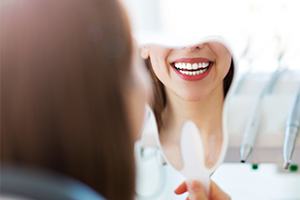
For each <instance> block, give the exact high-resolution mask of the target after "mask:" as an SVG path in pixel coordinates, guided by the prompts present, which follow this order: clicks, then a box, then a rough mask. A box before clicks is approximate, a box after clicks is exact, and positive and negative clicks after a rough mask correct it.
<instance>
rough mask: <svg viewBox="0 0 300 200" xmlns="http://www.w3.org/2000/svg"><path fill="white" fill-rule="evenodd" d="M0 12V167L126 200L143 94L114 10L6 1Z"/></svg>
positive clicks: (54, 0)
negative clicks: (46, 173)
mask: <svg viewBox="0 0 300 200" xmlns="http://www.w3.org/2000/svg"><path fill="white" fill-rule="evenodd" d="M0 9H1V17H0V24H1V25H0V44H1V45H0V46H1V47H0V48H1V49H0V52H1V57H0V59H1V60H0V71H1V99H0V101H1V123H0V124H1V139H0V140H1V151H0V155H1V157H0V158H1V161H0V162H1V165H6V164H7V165H13V166H22V167H23V166H24V167H33V168H41V169H46V170H50V171H53V172H58V173H61V174H63V175H67V176H70V177H73V178H76V179H78V180H80V181H82V182H84V183H86V184H88V185H89V186H91V187H92V188H93V189H95V190H96V191H97V192H99V193H101V194H102V195H103V196H104V197H106V198H108V199H112V200H114V199H124V200H126V199H133V196H134V188H135V173H134V158H133V142H134V138H135V137H136V134H137V132H138V130H140V128H141V127H140V126H141V124H142V123H141V122H137V121H134V120H136V119H140V120H141V119H143V110H144V93H143V92H144V91H143V90H142V86H141V85H142V84H139V82H140V81H141V79H139V78H138V77H137V76H135V75H134V74H135V72H134V67H131V66H132V63H133V44H132V39H131V35H130V27H129V23H128V21H127V17H126V15H125V13H124V11H123V10H122V8H121V6H120V5H119V3H118V1H115V0H42V1H41V0H26V1H21V0H20V1H17V0H12V1H4V2H2V4H1V6H0ZM137 97H139V98H137Z"/></svg>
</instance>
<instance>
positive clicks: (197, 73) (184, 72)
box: [179, 68, 208, 76]
mask: <svg viewBox="0 0 300 200" xmlns="http://www.w3.org/2000/svg"><path fill="white" fill-rule="evenodd" d="M207 70H208V69H207V68H206V69H200V70H197V71H184V70H179V72H180V73H181V74H184V75H188V76H196V75H199V74H203V73H204V72H206V71H207Z"/></svg>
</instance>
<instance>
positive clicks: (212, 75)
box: [142, 42, 231, 101]
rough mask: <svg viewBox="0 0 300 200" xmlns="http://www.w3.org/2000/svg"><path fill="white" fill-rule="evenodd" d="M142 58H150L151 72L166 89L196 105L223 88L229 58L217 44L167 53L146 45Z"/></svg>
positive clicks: (201, 45) (168, 51)
mask: <svg viewBox="0 0 300 200" xmlns="http://www.w3.org/2000/svg"><path fill="white" fill-rule="evenodd" d="M142 57H144V58H148V57H150V60H151V64H152V67H153V71H154V73H155V74H156V76H157V77H158V79H159V80H160V81H161V82H162V83H163V84H164V85H165V87H166V89H167V90H168V91H170V92H173V93H175V95H177V96H179V97H181V98H182V99H184V100H189V101H197V100H200V99H202V98H205V97H207V95H209V94H210V93H212V92H214V91H216V89H217V88H219V89H220V88H221V87H223V79H224V78H225V76H226V74H227V73H228V71H229V68H230V65H231V54H230V52H229V50H228V49H227V48H226V47H224V45H222V44H220V43H218V42H206V43H202V44H199V45H195V46H191V47H185V48H178V49H171V48H165V47H162V46H158V45H149V46H147V47H145V48H143V50H142Z"/></svg>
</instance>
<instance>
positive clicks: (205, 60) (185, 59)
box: [174, 58, 211, 63]
mask: <svg viewBox="0 0 300 200" xmlns="http://www.w3.org/2000/svg"><path fill="white" fill-rule="evenodd" d="M177 62H182V63H201V62H211V60H209V59H207V58H180V59H177V60H175V61H174V63H177Z"/></svg>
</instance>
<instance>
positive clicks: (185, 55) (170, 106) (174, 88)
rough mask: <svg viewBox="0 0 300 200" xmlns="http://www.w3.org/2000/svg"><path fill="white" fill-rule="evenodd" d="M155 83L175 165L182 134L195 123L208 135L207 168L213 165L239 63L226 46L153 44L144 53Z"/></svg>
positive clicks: (164, 138) (161, 122)
mask: <svg viewBox="0 0 300 200" xmlns="http://www.w3.org/2000/svg"><path fill="white" fill-rule="evenodd" d="M141 54H142V56H143V58H144V59H148V60H147V64H148V69H149V71H150V73H151V75H152V78H153V80H154V83H155V88H156V91H155V92H156V93H157V95H154V96H156V97H157V98H155V99H154V103H153V109H154V112H155V115H156V119H157V121H158V128H159V131H160V137H161V141H162V142H163V146H164V148H165V151H166V152H168V153H167V154H170V155H169V156H170V157H172V158H173V159H174V160H173V159H171V162H172V160H173V164H174V165H175V166H178V167H179V166H181V164H180V158H179V156H178V155H180V153H179V152H178V148H173V147H176V146H178V145H177V144H178V142H179V138H180V130H181V128H180V127H181V126H182V123H183V122H184V121H185V120H193V121H194V122H196V123H197V125H198V127H199V128H200V130H201V132H202V137H204V144H205V147H206V165H207V166H208V167H213V166H214V164H215V163H216V162H217V161H218V158H219V154H220V150H221V148H222V143H223V142H222V141H223V136H222V110H223V103H224V97H225V95H226V93H227V92H228V89H229V86H230V85H231V81H232V78H233V61H232V60H233V59H232V56H231V53H230V51H229V50H228V49H227V48H226V47H225V46H224V45H223V44H221V43H219V42H215V41H208V42H204V43H201V44H197V45H194V46H190V47H184V48H177V49H176V48H167V47H163V46H159V45H149V46H146V47H144V48H143V49H142V53H141Z"/></svg>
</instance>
